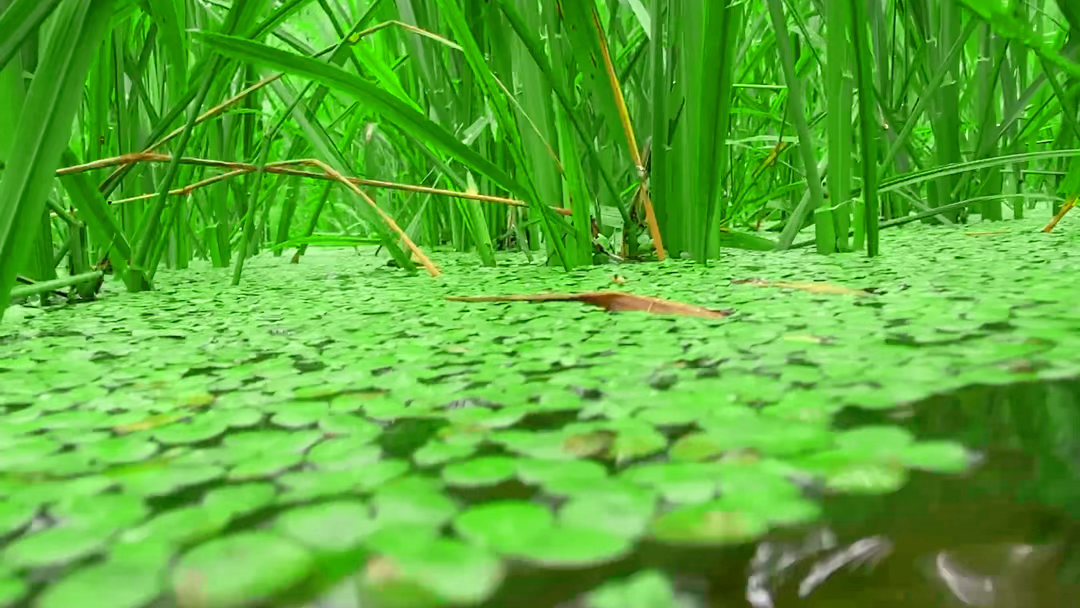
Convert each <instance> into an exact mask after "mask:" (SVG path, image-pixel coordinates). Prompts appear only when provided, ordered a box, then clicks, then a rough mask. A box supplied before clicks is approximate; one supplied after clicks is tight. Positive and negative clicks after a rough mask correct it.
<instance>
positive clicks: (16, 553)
mask: <svg viewBox="0 0 1080 608" xmlns="http://www.w3.org/2000/svg"><path fill="white" fill-rule="evenodd" d="M111 536H112V530H111V529H110V528H108V527H96V528H93V527H82V526H57V527H53V528H49V529H47V530H42V531H40V532H34V533H33V534H30V535H27V536H24V537H22V538H19V539H18V540H16V541H15V542H13V543H11V544H10V545H9V546H8V548H7V550H6V551H5V552H4V554H5V559H6V560H7V561H8V562H9V563H11V564H14V565H16V566H21V567H24V568H41V567H46V566H63V565H65V564H69V563H71V562H74V561H77V560H80V559H82V558H84V557H87V556H89V555H93V554H94V553H97V552H99V551H101V550H102V549H103V548H104V547H105V545H106V543H107V542H108V540H109V537H111Z"/></svg>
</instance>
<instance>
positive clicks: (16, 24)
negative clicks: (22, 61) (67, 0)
mask: <svg viewBox="0 0 1080 608" xmlns="http://www.w3.org/2000/svg"><path fill="white" fill-rule="evenodd" d="M61 1H62V0H15V1H14V2H13V3H11V4H10V5H8V7H7V9H6V10H5V11H4V12H3V13H0V70H3V69H4V67H5V66H7V64H8V62H9V61H11V58H12V57H14V56H15V53H16V52H17V51H18V50H19V49H20V48H21V47H22V45H23V43H24V42H26V40H27V39H28V38H29V37H30V36H32V35H34V34H36V32H37V31H38V27H40V26H41V24H42V23H43V22H44V21H45V19H47V18H48V17H49V15H51V14H52V12H53V10H55V9H56V7H57V6H59V5H60V2H61Z"/></svg>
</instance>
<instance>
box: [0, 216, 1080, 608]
mask: <svg viewBox="0 0 1080 608" xmlns="http://www.w3.org/2000/svg"><path fill="white" fill-rule="evenodd" d="M998 226H1000V230H1004V231H1005V232H1004V233H994V234H981V233H975V231H976V230H979V229H978V228H972V227H952V228H944V227H942V228H926V227H919V228H906V229H901V230H897V231H890V232H886V233H883V250H884V251H885V255H884V256H882V257H880V258H876V259H873V260H868V259H866V258H865V257H861V256H858V255H850V254H849V255H837V256H829V257H822V256H817V255H814V254H812V253H810V252H807V251H800V252H790V253H785V254H776V253H754V252H742V251H730V252H726V253H725V255H724V257H723V258H722V259H721V260H719V261H717V262H715V263H713V264H711V265H710V266H709V267H707V268H706V267H703V266H700V265H696V264H693V263H690V262H684V261H677V260H669V261H666V262H664V263H659V264H643V265H619V266H600V267H594V268H590V269H587V270H582V271H575V272H572V273H569V274H568V273H565V272H563V271H560V270H555V269H551V268H546V267H543V266H540V265H537V264H529V263H526V262H525V261H524V258H519V257H514V256H508V255H504V256H502V257H501V258H500V260H501V265H500V266H499V267H497V268H478V267H477V266H476V261H475V259H474V258H473V257H471V256H459V255H453V254H445V253H438V252H436V259H437V260H438V262H439V263H440V264H441V265H442V267H443V270H444V272H445V274H444V275H443V276H442V277H440V278H439V279H435V280H433V279H431V278H430V277H427V276H420V275H418V276H408V275H405V274H404V273H402V272H401V271H400V270H396V269H393V268H388V267H387V266H386V265H385V260H384V259H380V258H376V257H374V256H372V255H371V253H372V251H371V250H362V251H360V252H359V255H358V254H357V253H355V252H353V251H337V252H317V251H313V252H312V253H311V254H310V255H308V256H307V257H305V258H304V259H303V261H302V263H301V264H300V265H290V264H288V263H287V262H288V258H287V257H283V258H271V257H261V258H257V259H254V260H252V261H251V262H250V263H249V265H248V266H247V268H246V273H245V280H244V282H243V284H242V285H241V286H239V287H231V286H229V273H230V272H231V271H230V270H227V269H220V270H213V269H193V270H188V271H183V272H175V273H174V272H163V273H161V274H159V276H158V277H157V279H156V283H157V285H156V288H157V290H156V291H154V292H151V293H141V294H126V293H122V291H121V290H120V288H119V287H118V286H117V285H115V284H110V285H109V287H108V288H107V289H106V291H105V293H104V296H103V298H102V299H101V300H99V301H97V302H92V303H87V304H81V305H78V306H73V307H66V308H58V309H50V310H39V309H32V308H25V309H16V310H13V311H10V312H11V314H10V315H9V316H8V317H7V318H6V319H5V323H4V325H3V326H2V327H0V412H2V423H0V536H2V538H3V539H4V542H3V550H2V553H0V606H23V605H35V606H41V607H42V608H71V607H73V606H78V607H79V608H97V607H101V608H139V607H142V606H151V605H152V606H174V605H178V606H184V607H194V606H199V607H202V608H218V607H232V606H246V605H278V604H280V605H289V604H295V603H298V602H299V603H302V602H303V601H305V600H306V599H310V597H313V596H315V595H317V594H319V593H320V592H321V591H323V590H325V589H326V588H327V587H328V586H331V585H334V584H335V583H338V582H340V581H341V580H342V579H343V578H345V577H347V576H353V575H356V576H355V578H356V585H357V587H356V592H357V593H358V594H359V595H360V597H362V598H363V600H364V602H365V603H364V604H363V606H365V607H368V606H393V607H396V606H417V607H419V606H424V607H431V606H440V605H474V604H480V603H483V602H484V601H485V600H488V599H489V598H491V597H492V596H493V594H495V593H496V592H497V591H498V589H499V588H500V586H501V585H502V584H503V583H504V581H505V580H506V579H507V577H508V576H510V575H511V574H512V572H514V571H516V570H517V569H520V568H537V569H554V570H559V569H563V570H565V569H579V568H585V567H592V566H596V565H598V564H604V563H607V562H611V561H613V560H618V559H620V558H621V557H622V556H625V555H627V554H628V553H629V552H632V551H634V550H635V547H637V546H639V545H640V544H641V543H645V542H648V543H661V544H663V545H665V546H671V547H685V546H693V547H699V546H703V545H705V546H708V545H724V544H731V543H743V542H747V541H753V540H755V539H758V538H760V537H762V536H764V535H766V534H767V533H769V532H770V530H774V529H777V528H783V527H785V526H792V525H799V524H804V523H807V522H812V521H814V520H815V519H816V518H818V517H819V515H820V505H819V501H818V500H817V498H818V497H820V496H821V495H822V493H823V492H824V493H829V492H838V493H874V494H881V493H888V492H892V491H894V490H896V489H897V488H900V487H901V486H902V485H903V484H904V483H905V480H906V478H907V476H908V474H909V472H910V471H912V470H927V471H935V472H942V473H951V472H958V471H963V470H964V469H966V468H967V467H969V466H970V465H971V464H972V463H973V462H974V454H972V453H970V452H969V450H968V449H966V447H965V446H963V445H960V444H958V443H953V442H949V441H942V440H934V441H920V440H918V439H917V438H916V437H914V436H912V434H911V433H910V432H909V431H907V430H905V429H904V428H903V427H901V426H899V425H895V426H894V425H889V424H875V425H872V426H863V427H858V428H853V429H844V430H841V429H839V428H837V427H835V426H834V425H833V419H834V416H835V415H836V414H837V413H838V412H840V411H841V410H843V409H845V408H848V407H859V408H867V409H873V410H888V411H889V413H890V414H895V415H897V416H902V415H903V414H904V406H905V404H910V403H911V402H914V401H917V400H920V399H924V398H926V397H928V396H930V395H933V394H937V393H944V392H948V391H952V390H956V389H959V388H961V387H964V386H970V385H977V384H979V385H994V384H1009V383H1014V382H1018V381H1030V380H1032V379H1046V380H1049V379H1057V378H1072V377H1076V376H1078V375H1080V312H1078V310H1077V305H1076V301H1075V295H1076V294H1077V293H1080V291H1078V288H1077V280H1078V278H1080V260H1078V259H1077V257H1076V256H1075V255H1074V254H1075V252H1076V251H1078V248H1077V245H1078V244H1080V237H1078V236H1077V235H1076V234H1075V233H1073V232H1071V231H1070V229H1071V225H1070V222H1068V221H1065V222H1063V223H1062V225H1060V226H1059V227H1058V228H1057V230H1058V231H1057V232H1055V233H1051V234H1044V233H1040V232H1038V228H1039V227H1040V226H1041V222H1038V221H1020V222H1009V223H1004V224H995V225H994V227H995V228H994V229H995V230H996V229H998ZM966 232H972V233H974V234H966ZM616 274H617V275H619V276H620V277H621V279H620V281H619V282H618V283H617V284H615V283H613V281H612V279H613V276H614V275H616ZM748 279H762V280H765V281H774V282H776V281H780V282H788V283H806V282H824V283H828V284H831V285H834V286H843V287H847V288H852V289H862V290H867V291H868V292H869V295H864V296H859V295H851V294H833V293H815V292H812V291H806V290H803V289H795V288H780V287H776V286H772V285H762V284H760V283H758V282H754V281H750V282H747V280H748ZM622 280H625V282H622ZM599 289H619V290H623V291H628V292H631V293H636V294H641V295H651V296H659V297H664V298H668V299H672V300H678V301H683V302H688V303H691V304H696V305H700V306H706V307H711V308H722V309H731V310H733V311H734V312H733V314H732V315H730V316H729V317H727V318H723V319H705V318H696V317H677V316H661V315H649V314H644V313H635V312H626V313H608V312H606V311H604V310H602V309H600V308H596V307H591V306H588V305H583V304H579V303H573V302H553V303H529V302H513V303H462V302H448V301H446V300H444V296H447V295H481V294H486V295H504V294H528V293H539V292H546V291H560V292H577V291H592V290H599ZM357 573H359V574H358V575H357ZM658 577H659V578H658ZM666 584H667V583H665V581H664V579H663V577H661V576H660V575H658V574H657V573H653V572H645V573H642V574H641V575H640V576H638V577H636V578H634V579H632V580H630V581H628V582H626V584H625V585H622V586H618V585H616V586H614V587H612V586H610V585H607V586H604V587H601V588H598V589H597V590H596V591H595V593H593V595H592V596H590V597H592V598H593V599H592V600H590V601H591V602H592V603H590V604H588V605H590V606H595V607H596V608H606V607H607V606H615V605H620V606H628V605H631V604H626V603H620V602H625V601H629V600H623V599H620V598H627V597H639V598H641V597H656V598H661V597H667V596H668V595H669V593H668V592H669V591H670V589H668V587H666V586H665V585H666ZM650 601H651V600H650ZM667 601H668V600H663V601H661V599H657V600H656V602H659V603H653V604H650V605H655V606H663V605H667V604H665V603H664V602H667ZM672 601H673V600H672ZM670 605H675V604H670Z"/></svg>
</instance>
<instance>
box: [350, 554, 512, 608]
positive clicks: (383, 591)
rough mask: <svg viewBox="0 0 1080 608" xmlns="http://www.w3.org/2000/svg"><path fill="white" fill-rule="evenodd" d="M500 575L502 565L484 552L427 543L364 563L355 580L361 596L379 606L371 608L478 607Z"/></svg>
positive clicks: (502, 568)
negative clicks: (363, 595)
mask: <svg viewBox="0 0 1080 608" xmlns="http://www.w3.org/2000/svg"><path fill="white" fill-rule="evenodd" d="M504 574H505V569H504V566H503V564H502V562H501V561H500V560H499V558H498V557H496V556H495V555H494V554H492V553H490V552H489V551H487V550H485V549H482V548H480V547H477V546H474V545H469V544H465V543H462V542H459V541H455V540H450V539H445V538H432V539H430V540H429V541H428V542H426V543H422V544H421V543H406V544H403V545H401V546H399V547H395V548H394V549H393V550H391V551H388V552H387V553H386V554H384V555H380V556H378V557H376V558H374V559H372V560H370V561H369V562H368V564H367V567H366V568H365V570H364V573H363V576H362V579H361V580H362V585H363V592H364V594H365V595H369V596H374V598H378V599H379V600H381V601H377V602H375V603H377V604H379V605H388V606H416V607H417V608H419V607H420V606H424V607H425V608H431V607H434V606H439V605H446V604H449V605H462V606H473V605H477V604H480V603H482V602H484V601H485V600H487V599H488V598H489V597H491V596H492V595H493V594H494V593H495V591H496V590H497V589H498V588H499V585H500V584H501V583H502V580H503V576H504ZM425 596H427V597H425ZM404 599H412V600H413V601H412V602H409V601H402V600H404ZM395 600H396V601H395ZM366 604H367V602H365V605H366Z"/></svg>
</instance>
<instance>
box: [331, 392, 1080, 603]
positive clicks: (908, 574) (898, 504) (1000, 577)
mask: <svg viewBox="0 0 1080 608" xmlns="http://www.w3.org/2000/svg"><path fill="white" fill-rule="evenodd" d="M904 411H905V412H906V417H905V420H904V421H903V424H905V425H907V426H908V427H909V428H910V429H911V430H912V431H913V432H914V433H915V434H916V435H918V436H919V437H920V438H925V439H946V438H954V439H958V440H960V441H962V442H964V443H965V444H966V445H967V446H969V447H971V448H974V449H976V450H979V451H981V453H982V454H983V456H984V458H983V460H982V462H981V463H980V464H979V466H977V467H976V468H975V469H973V470H971V471H969V472H967V473H965V474H963V475H938V474H929V473H919V472H914V473H912V475H911V477H910V480H909V482H908V483H907V484H906V485H905V486H904V487H903V488H901V489H900V490H899V491H897V492H895V493H893V494H889V495H885V496H876V497H866V496H851V495H846V496H831V497H828V498H826V499H825V500H824V508H825V517H824V519H823V520H822V521H821V522H819V523H818V524H816V525H814V526H811V527H809V528H808V529H800V530H788V531H784V532H782V533H777V534H774V535H773V536H771V537H770V538H769V539H767V540H765V541H763V542H760V543H757V544H756V545H753V546H735V547H726V548H691V549H683V548H680V549H674V548H671V547H667V546H661V545H656V544H653V543H648V542H646V543H643V544H642V546H641V547H640V548H639V550H638V551H637V552H635V554H633V555H631V556H628V557H627V558H626V559H624V560H620V561H619V562H616V563H612V564H606V565H604V566H602V567H599V568H594V569H588V570H578V571H557V572H551V571H540V570H535V569H528V568H515V569H514V571H513V573H512V575H511V576H510V577H509V578H508V580H507V581H506V584H505V585H504V587H503V588H502V589H500V591H499V593H498V594H497V595H496V597H494V598H492V599H491V600H489V601H488V602H487V603H485V604H484V607H483V608H551V607H553V606H554V607H557V608H589V605H588V603H587V602H586V601H585V595H584V594H585V593H586V592H587V591H589V590H591V589H594V588H596V587H597V586H598V585H600V584H601V583H603V582H605V581H608V580H612V579H619V578H623V577H627V576H629V575H631V574H633V573H635V572H639V571H641V570H643V569H646V568H656V569H660V570H662V571H664V572H667V573H668V574H669V575H670V577H671V579H672V580H673V581H675V583H676V586H677V587H678V591H679V595H680V598H681V599H682V605H683V606H685V607H686V608H698V607H700V608H729V607H745V606H750V607H752V608H786V607H800V608H848V607H850V608H856V607H857V608H965V607H973V608H1058V607H1061V608H1072V607H1077V608H1080V518H1078V517H1077V515H1078V514H1080V382H1057V383H1043V384H1021V385H1012V386H1008V387H973V388H969V389H966V390H964V391H961V392H959V393H956V394H951V395H943V396H937V397H934V398H932V399H929V400H927V401H925V402H922V403H918V404H915V405H913V406H912V407H910V408H904ZM895 414H896V413H895V412H893V413H890V414H881V413H867V412H857V411H849V412H845V413H844V414H843V415H842V416H840V417H839V418H838V421H837V424H838V426H844V427H850V426H857V425H859V424H865V423H875V422H881V419H882V417H885V418H889V419H891V420H893V421H894V422H895ZM342 591H343V593H342V594H340V595H336V596H335V595H333V594H332V595H330V596H327V597H326V598H324V599H323V600H322V601H321V603H318V604H312V605H311V606H319V608H372V607H369V606H366V605H362V604H361V603H358V601H357V599H356V595H355V587H352V586H351V584H349V583H347V584H346V585H344V586H343V589H342ZM650 608H651V607H650ZM657 608H662V607H657Z"/></svg>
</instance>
